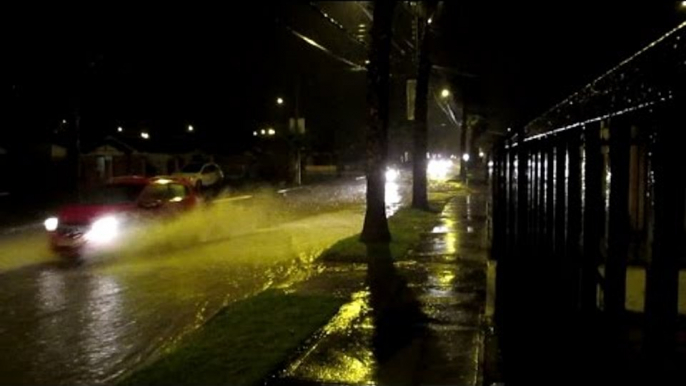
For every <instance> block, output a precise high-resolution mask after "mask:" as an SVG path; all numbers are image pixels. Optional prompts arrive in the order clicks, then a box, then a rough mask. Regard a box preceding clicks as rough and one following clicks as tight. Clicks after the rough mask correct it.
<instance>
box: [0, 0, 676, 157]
mask: <svg viewBox="0 0 686 386" xmlns="http://www.w3.org/2000/svg"><path fill="white" fill-rule="evenodd" d="M169 4H171V3H164V4H163V5H156V6H146V7H143V6H140V5H137V6H135V7H134V6H123V5H119V3H112V4H108V5H106V6H102V7H100V8H97V9H96V8H91V9H88V8H78V9H66V8H55V9H47V8H41V9H40V10H38V9H36V8H33V7H32V8H28V9H27V8H24V9H16V8H5V9H4V12H3V15H4V18H3V19H5V20H3V23H2V24H3V26H2V29H3V30H2V33H3V36H4V37H5V39H4V48H3V51H4V52H3V58H5V60H6V64H7V66H6V67H5V68H4V69H3V70H2V71H3V72H4V73H5V75H6V76H7V80H8V81H7V82H6V83H5V82H3V84H4V85H3V87H4V92H3V94H4V95H5V96H6V97H8V98H9V100H10V102H9V103H8V104H7V106H9V110H10V114H9V118H8V120H7V122H8V125H7V126H6V129H4V130H3V133H2V134H1V135H0V141H2V140H4V141H10V142H11V141H12V140H15V141H28V140H38V139H40V140H49V138H50V135H51V133H52V132H53V131H54V129H55V127H56V126H58V125H59V122H61V120H62V119H67V120H69V121H70V122H71V121H73V119H74V111H75V107H76V106H80V112H81V116H82V121H81V123H82V128H83V132H84V135H85V136H86V137H88V136H90V138H92V139H96V138H98V137H100V136H102V135H103V134H108V133H113V132H114V130H115V128H116V126H118V125H123V126H125V127H126V128H132V129H135V130H140V129H143V128H145V129H150V130H152V131H153V132H155V131H157V133H156V134H157V135H158V137H159V136H165V135H167V136H171V135H172V134H178V135H182V134H183V130H184V128H185V127H186V125H187V124H189V123H191V124H193V125H194V126H195V127H196V128H198V134H197V135H198V136H200V137H202V138H204V139H205V140H206V142H207V143H212V144H218V143H219V144H221V146H222V148H223V149H224V150H227V151H233V150H238V149H240V148H241V147H243V144H246V143H248V142H249V141H250V138H251V135H252V131H253V130H254V129H256V128H259V127H261V126H262V125H264V124H266V123H269V122H272V121H275V120H278V121H279V122H283V121H285V119H286V118H287V117H288V115H291V114H289V113H292V109H293V108H294V99H295V90H296V88H299V89H300V91H299V94H300V98H299V99H300V110H301V111H300V114H301V115H303V116H306V118H307V120H308V123H307V125H308V128H311V133H312V135H313V141H314V142H316V143H318V144H319V145H320V147H323V148H326V147H327V146H328V147H330V146H331V144H333V143H337V144H339V145H341V146H342V145H345V143H346V141H350V140H351V139H354V138H360V133H361V129H362V127H363V125H364V114H365V99H364V98H365V91H364V88H365V84H366V83H365V75H364V72H360V71H353V70H351V68H350V66H348V65H346V64H343V63H341V62H340V61H337V60H336V59H335V58H333V56H335V55H339V56H341V57H345V58H347V59H351V60H354V61H356V62H362V61H364V57H365V56H364V55H365V49H364V47H363V46H361V45H356V44H354V43H351V41H350V39H349V38H348V37H347V36H345V33H344V32H343V31H340V30H338V29H336V28H335V27H333V26H332V25H331V24H330V23H328V22H327V21H325V20H324V19H323V18H322V17H321V16H320V15H318V14H317V13H316V12H315V11H314V9H313V8H312V7H310V6H308V4H307V3H299V4H297V5H284V4H281V3H269V2H266V3H265V2H259V3H255V2H239V3H231V4H228V3H227V4H221V5H216V6H214V7H212V6H206V5H203V6H192V7H191V6H190V5H189V4H190V3H188V4H184V5H179V6H170V5H169ZM676 4H677V3H676V2H674V1H665V0H661V1H657V0H653V1H640V2H629V1H625V2H614V1H610V2H607V1H596V2H584V1H581V2H580V1H574V2H546V3H538V2H537V3H536V4H534V3H526V2H521V1H517V2H502V3H496V2H483V1H455V2H446V4H445V9H444V12H443V13H442V16H441V18H440V20H438V21H437V23H436V28H437V33H438V40H437V41H436V43H435V47H434V48H435V53H434V60H435V62H436V63H437V64H441V65H446V66H452V67H457V68H459V69H461V70H464V71H466V72H469V73H473V74H476V75H477V76H478V78H476V79H472V80H470V81H469V82H468V83H467V84H465V82H466V81H465V79H463V78H460V77H451V78H450V79H446V81H447V82H448V83H449V84H452V85H453V86H452V87H454V88H456V89H458V88H460V87H465V86H468V89H467V96H468V98H469V100H470V102H471V103H474V104H478V105H480V106H482V107H487V108H495V110H494V111H495V112H494V113H493V114H494V115H497V118H499V120H500V122H507V124H509V123H510V122H512V123H517V122H519V123H523V122H526V120H528V119H531V118H533V117H535V115H536V114H537V113H540V112H542V111H543V110H545V108H546V107H548V106H550V105H552V104H554V103H555V102H557V101H559V100H560V99H562V98H563V97H564V96H566V95H568V94H569V93H571V92H573V91H574V90H576V89H578V88H579V87H581V86H583V85H584V84H585V83H587V82H588V81H590V80H592V79H593V78H594V77H595V76H597V75H598V74H600V73H602V72H603V71H604V70H606V69H608V68H609V67H610V66H612V65H613V64H615V63H617V62H618V61H620V60H622V59H624V58H625V57H627V56H628V55H630V54H631V53H633V52H635V51H636V50H638V49H640V48H641V47H642V46H644V45H645V44H647V43H649V42H650V41H652V40H654V39H655V38H657V37H659V36H660V35H661V34H662V33H664V32H666V31H667V30H669V29H671V28H673V27H675V26H676V25H677V24H678V22H679V20H683V19H684V13H683V12H682V13H679V11H678V10H677V8H676ZM322 9H327V10H329V11H331V12H332V15H338V16H337V17H338V18H339V21H341V23H345V24H346V26H345V27H346V28H349V29H350V31H354V29H355V28H356V24H358V23H360V22H363V21H365V20H366V19H365V17H366V16H365V14H364V12H363V9H362V7H359V6H358V5H355V4H354V3H345V4H323V5H322ZM367 23H368V22H367ZM287 27H291V28H293V29H296V30H298V31H300V32H302V33H303V34H306V35H307V36H310V37H312V38H314V39H316V40H317V41H318V42H320V43H321V44H323V45H325V46H326V47H327V48H330V49H331V51H333V52H334V55H327V54H326V53H323V52H321V51H319V50H317V49H315V48H313V47H311V46H310V45H308V44H306V43H305V42H303V41H302V40H301V39H298V38H296V37H294V35H293V34H292V33H290V32H288V30H287ZM399 29H402V30H404V29H403V28H400V27H399ZM402 38H404V37H403V36H400V37H398V39H402ZM396 79H398V80H399V81H400V79H401V78H400V77H398V78H396ZM395 89H397V90H399V91H398V93H396V95H395V96H394V97H395V98H396V105H398V101H400V104H399V105H402V100H403V99H404V95H402V89H403V87H396V88H395ZM277 96H282V97H284V98H285V99H286V101H287V103H286V105H285V106H284V107H282V108H278V107H276V106H275V103H274V102H275V99H276V97H277ZM284 110H285V111H284ZM394 113H395V114H396V116H395V118H396V119H400V118H401V117H402V113H403V112H402V111H399V109H396V111H395V112H394ZM503 124H505V123H503Z"/></svg>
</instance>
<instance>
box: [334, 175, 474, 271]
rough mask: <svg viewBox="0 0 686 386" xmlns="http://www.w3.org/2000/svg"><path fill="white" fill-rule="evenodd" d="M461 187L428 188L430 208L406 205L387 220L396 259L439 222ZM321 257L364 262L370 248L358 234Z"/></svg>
mask: <svg viewBox="0 0 686 386" xmlns="http://www.w3.org/2000/svg"><path fill="white" fill-rule="evenodd" d="M461 189H463V188H462V186H461V185H460V184H459V183H457V182H450V181H448V182H443V183H440V184H438V183H434V184H432V185H431V186H430V188H429V206H430V208H431V209H430V210H429V211H424V210H419V209H413V208H409V207H405V208H401V209H400V210H398V211H397V212H396V213H395V214H394V215H393V216H392V217H390V218H389V219H388V228H389V229H390V231H391V237H392V240H391V243H390V246H389V247H390V250H391V255H392V256H393V258H395V259H398V260H401V259H403V258H404V257H405V256H406V255H407V251H408V250H409V249H410V248H412V247H413V246H414V245H415V244H417V242H418V241H419V239H420V237H421V232H425V231H426V230H427V229H428V228H431V227H432V226H433V225H435V224H436V223H437V221H438V214H439V213H440V212H441V210H442V209H443V207H444V206H445V204H446V203H447V202H448V201H449V200H450V199H451V198H452V197H454V196H455V195H456V194H457V193H458V192H459V191H460V190H461ZM321 258H322V259H324V260H325V261H332V262H346V263H365V262H366V261H367V249H366V247H365V244H364V243H362V242H360V234H359V233H358V234H356V235H353V236H350V237H348V238H345V239H343V240H340V241H338V242H337V243H336V244H334V245H333V246H331V248H329V249H327V250H326V251H324V253H323V254H322V256H321Z"/></svg>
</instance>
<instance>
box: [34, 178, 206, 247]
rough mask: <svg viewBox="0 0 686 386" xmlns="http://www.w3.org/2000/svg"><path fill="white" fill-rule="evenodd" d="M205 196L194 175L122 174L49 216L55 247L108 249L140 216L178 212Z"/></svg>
mask: <svg viewBox="0 0 686 386" xmlns="http://www.w3.org/2000/svg"><path fill="white" fill-rule="evenodd" d="M200 201H201V198H200V196H199V195H198V194H197V192H196V191H195V188H194V187H193V185H192V184H191V183H190V181H188V180H185V179H182V178H173V177H155V178H146V177H137V176H132V177H117V178H114V179H113V180H112V181H111V182H110V183H108V184H106V185H104V186H102V187H100V188H98V189H95V190H93V191H90V192H88V193H87V194H85V195H84V197H83V198H82V199H81V200H80V202H79V203H78V204H72V205H68V206H65V207H63V208H61V209H60V210H59V212H58V215H57V217H50V218H48V219H47V220H45V229H46V230H47V231H48V234H49V237H50V247H51V249H52V250H53V251H55V252H57V253H59V254H61V255H63V256H80V255H83V254H85V253H88V252H95V251H100V250H104V249H107V248H108V247H111V246H113V245H116V243H117V241H119V240H121V239H122V237H123V236H124V235H125V233H127V230H130V229H131V228H133V227H135V225H136V224H139V223H140V222H141V221H143V222H144V221H145V220H150V219H159V218H164V217H167V216H173V215H175V214H179V213H180V212H185V211H188V210H190V209H193V208H195V207H196V206H197V205H198V204H199V203H200Z"/></svg>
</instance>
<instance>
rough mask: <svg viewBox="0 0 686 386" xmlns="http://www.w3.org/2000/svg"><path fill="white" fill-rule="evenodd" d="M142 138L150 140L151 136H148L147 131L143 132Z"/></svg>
mask: <svg viewBox="0 0 686 386" xmlns="http://www.w3.org/2000/svg"><path fill="white" fill-rule="evenodd" d="M141 138H143V139H150V134H148V132H146V131H141Z"/></svg>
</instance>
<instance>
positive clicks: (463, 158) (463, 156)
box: [462, 153, 469, 162]
mask: <svg viewBox="0 0 686 386" xmlns="http://www.w3.org/2000/svg"><path fill="white" fill-rule="evenodd" d="M462 160H463V161H464V162H469V153H464V154H462Z"/></svg>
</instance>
